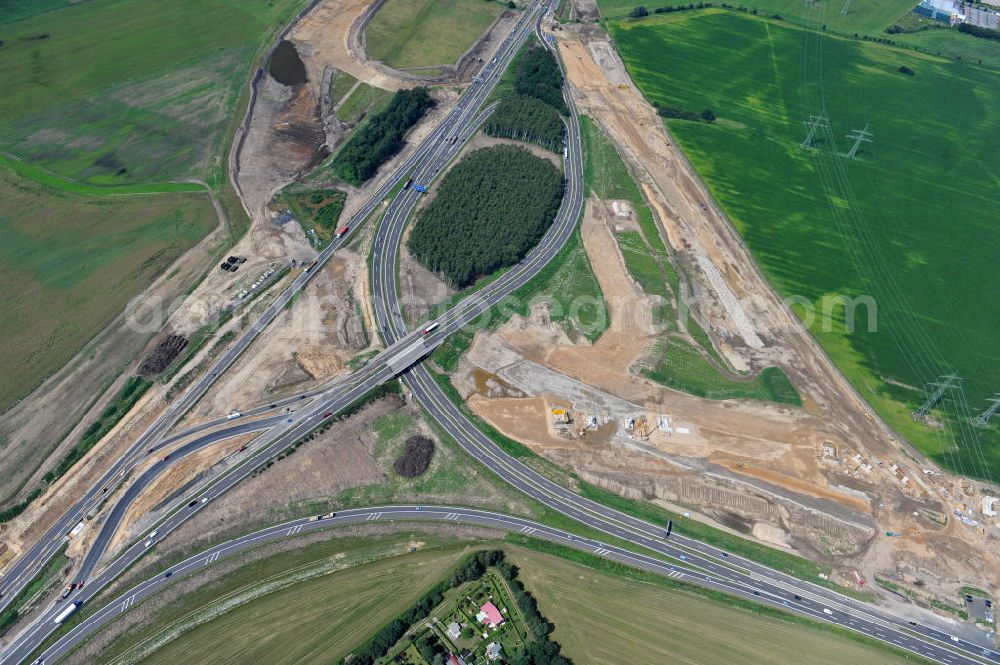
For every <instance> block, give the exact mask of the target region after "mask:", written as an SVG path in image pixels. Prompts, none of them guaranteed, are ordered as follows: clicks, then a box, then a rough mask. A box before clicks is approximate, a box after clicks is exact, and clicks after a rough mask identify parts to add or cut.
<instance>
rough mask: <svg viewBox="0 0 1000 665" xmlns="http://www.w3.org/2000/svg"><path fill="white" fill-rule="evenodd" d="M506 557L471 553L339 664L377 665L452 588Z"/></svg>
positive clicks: (495, 552)
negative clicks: (448, 575) (445, 576)
mask: <svg viewBox="0 0 1000 665" xmlns="http://www.w3.org/2000/svg"><path fill="white" fill-rule="evenodd" d="M503 556H504V554H503V552H502V551H500V550H481V551H479V552H476V553H474V554H471V555H469V557H468V558H467V559H466V560H465V561H463V562H462V564H461V565H460V566H459V567H458V568H457V569H456V570H455V572H454V573H452V574H451V577H449V578H448V579H447V580H445V581H443V582H438V583H437V584H435V585H434V586H433V587H432V588H431V589H430V590H429V591H428V592H427V593H425V594H424V595H423V596H422V597H421V598H420V599H419V600H418V601H417V602H415V603H414V604H413V605H411V606H410V608H409V609H407V610H406V611H404V612H403V613H402V614H400V615H399V616H398V617H396V618H395V619H393V620H392V621H390V622H389V623H388V624H386V625H385V626H383V627H382V628H380V629H379V631H378V632H377V633H375V635H374V636H372V638H371V639H370V640H368V642H366V643H365V644H364V645H362V646H361V647H360V648H358V649H357V650H356V651H355V652H354V653H353V654H351V655H349V656H348V657H347V658H346V659H341V660H340V661H339V663H340V664H341V665H343V663H345V662H347V663H350V665H373V664H374V663H375V662H376V661H378V659H379V658H381V657H382V656H383V655H384V654H385V652H386V651H388V650H389V649H390V648H391V647H392V645H394V644H395V643H396V642H398V641H399V638H401V637H402V636H403V635H405V634H406V631H407V630H408V629H409V627H410V626H412V625H413V624H415V623H417V622H418V621H421V620H422V619H425V618H426V617H427V615H428V614H430V611H431V610H432V609H434V608H435V607H436V606H437V605H438V604H439V603H440V602H441V601H442V600H444V594H445V592H446V591H448V589H451V588H454V587H456V586H458V585H459V584H462V583H464V582H470V581H472V580H477V579H479V578H480V577H482V576H483V573H485V572H486V569H487V568H488V567H490V566H494V565H496V564H497V563H499V562H500V561H502V560H503Z"/></svg>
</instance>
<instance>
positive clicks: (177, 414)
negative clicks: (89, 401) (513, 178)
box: [0, 2, 539, 611]
mask: <svg viewBox="0 0 1000 665" xmlns="http://www.w3.org/2000/svg"><path fill="white" fill-rule="evenodd" d="M538 10H539V5H538V3H537V2H536V3H534V4H533V5H532V7H531V8H529V9H528V10H526V11H525V12H523V13H522V16H521V17H520V19H519V20H518V22H517V23H516V24H515V26H514V27H513V29H512V31H511V33H510V34H509V35H508V37H507V39H506V41H505V42H504V43H503V45H502V47H501V49H500V50H499V52H498V54H497V57H496V58H495V59H494V60H492V61H491V62H489V63H487V64H486V65H485V66H484V67H483V69H482V71H481V72H480V73H479V75H478V77H477V78H478V79H479V80H480V81H483V82H484V83H481V84H474V85H472V86H470V87H469V88H467V89H466V91H465V92H463V94H462V95H461V97H460V98H459V100H458V102H457V103H456V106H455V108H453V109H452V110H451V111H450V112H449V114H448V115H447V117H446V118H445V119H444V120H442V121H441V122H440V123H439V124H438V126H437V127H435V128H434V129H433V130H432V131H431V133H430V135H429V136H428V137H427V138H426V139H425V140H424V141H423V142H422V143H421V144H420V145H419V146H418V148H417V149H416V150H415V151H414V153H413V154H412V155H411V156H410V157H409V158H408V159H406V160H405V161H404V163H403V164H402V165H400V166H399V167H398V168H397V169H396V170H395V171H394V172H393V174H392V175H391V176H390V177H389V178H388V179H387V180H386V181H385V183H384V184H383V185H382V186H381V187H380V188H379V189H378V191H377V192H376V193H375V194H374V195H373V196H372V197H371V199H370V200H369V201H368V202H367V203H366V204H365V205H364V206H363V207H362V208H361V209H360V210H359V211H358V212H357V213H355V214H354V215H353V216H352V217H351V219H350V220H349V221H348V223H347V226H349V229H350V230H349V232H348V233H347V234H345V235H344V236H343V237H342V238H338V239H335V240H334V241H332V242H331V243H330V244H329V245H328V246H327V247H326V248H324V249H323V251H321V252H320V253H319V255H318V256H317V258H316V266H315V268H313V269H312V270H309V271H306V272H302V273H300V274H299V275H298V276H296V277H295V279H294V280H293V281H292V283H291V284H290V285H289V286H288V287H287V288H286V289H285V291H283V292H282V293H281V294H280V295H279V296H278V297H277V298H276V300H275V301H274V302H273V303H272V304H271V305H270V306H269V307H268V308H267V309H266V310H265V311H264V312H263V313H262V314H261V315H260V317H259V318H258V319H257V320H256V321H255V322H254V323H253V324H252V325H251V326H250V327H249V328H248V329H246V330H245V331H244V332H243V333H242V334H241V335H240V336H239V337H238V339H237V340H235V341H234V343H233V345H232V346H231V347H230V348H229V349H227V351H226V352H225V353H224V354H223V355H222V356H221V357H219V358H218V359H217V360H216V361H215V363H214V364H213V366H212V367H211V368H210V369H209V371H208V372H207V373H206V374H205V375H204V376H203V377H202V378H200V379H199V380H197V381H196V382H195V383H194V384H192V385H191V386H190V387H189V388H188V389H187V390H186V391H185V392H184V393H183V394H182V395H181V396H180V397H179V398H178V399H177V400H175V401H174V402H173V403H172V404H171V405H170V407H169V408H168V409H167V410H166V411H165V412H164V413H163V414H162V415H161V416H160V417H159V418H157V419H156V421H155V422H154V423H153V424H152V425H151V426H150V427H149V428H148V429H147V430H146V431H145V432H144V433H143V434H142V436H140V437H139V439H138V440H137V441H136V442H135V443H134V444H133V445H132V446H131V447H130V448H129V450H128V451H127V452H126V453H125V454H123V455H122V456H121V457H120V458H119V459H118V460H116V461H115V462H114V464H112V465H111V467H110V468H109V469H108V470H107V471H106V472H105V473H104V474H103V475H102V477H101V479H100V480H99V481H98V482H96V483H95V484H94V485H93V486H92V487H91V489H90V490H88V491H87V492H86V493H85V494H84V495H83V496H82V497H81V498H80V499H79V500H78V501H77V502H76V503H75V504H74V505H73V507H72V508H70V509H69V510H68V511H67V512H66V513H65V514H64V515H63V516H62V517H61V518H60V519H59V520H57V521H56V522H55V524H53V526H52V527H51V528H50V529H49V530H48V532H47V533H46V534H45V535H44V536H43V537H42V538H40V539H39V540H38V541H37V542H36V543H35V544H34V545H33V546H32V547H31V548H29V549H28V550H27V551H26V552H25V553H24V554H22V555H21V556H20V557H19V558H18V560H17V561H15V562H14V564H13V565H12V566H11V568H10V570H8V571H7V573H6V574H5V575H4V577H3V578H2V579H0V611H2V610H4V609H5V608H6V607H7V605H8V604H9V603H10V602H11V601H12V600H13V599H14V598H15V597H16V596H17V594H18V593H20V591H22V590H23V589H24V588H25V587H26V586H27V585H28V584H30V582H31V580H32V579H33V578H34V577H35V576H36V575H37V574H38V572H39V571H41V570H42V568H43V567H44V566H45V564H46V563H47V562H48V560H49V559H50V558H51V557H52V556H53V555H54V554H55V553H56V552H57V551H58V550H59V548H60V547H61V546H62V544H63V542H64V540H65V536H66V534H67V533H68V532H69V531H70V529H72V528H73V526H74V525H75V524H77V523H78V522H80V521H81V520H83V519H84V517H85V515H86V514H87V513H88V512H89V511H90V510H91V509H92V508H93V507H94V506H96V505H99V504H100V503H101V501H102V499H103V497H102V495H103V494H104V492H102V490H103V489H104V488H106V487H109V486H112V485H113V484H115V483H116V481H118V480H120V479H121V478H123V477H124V476H125V474H126V473H127V472H128V471H129V470H130V469H131V468H132V467H134V466H135V464H136V463H138V462H139V461H140V460H141V458H142V457H143V456H144V455H146V454H149V453H148V451H149V450H150V449H154V450H155V449H157V448H161V447H163V446H164V445H166V443H165V442H163V441H160V439H161V438H162V437H163V436H164V434H165V433H166V432H169V431H170V429H171V428H173V427H174V426H175V425H176V424H177V422H178V421H179V420H180V418H182V417H183V415H184V414H185V413H187V411H188V410H189V409H190V408H191V407H192V406H194V404H196V403H197V402H198V400H200V399H201V398H202V397H203V396H204V395H205V393H206V392H207V391H208V390H209V388H211V386H212V385H213V384H214V383H215V381H216V379H218V377H219V376H221V375H222V374H223V373H224V372H225V371H226V370H227V369H229V368H230V367H231V366H232V364H233V363H234V362H235V361H236V359H237V358H239V357H240V356H241V355H242V354H243V352H244V351H246V349H247V348H249V346H250V345H251V344H252V343H253V341H254V340H255V339H256V338H257V336H258V335H259V334H260V333H261V332H262V331H263V330H264V329H266V328H267V326H268V325H269V324H270V323H271V322H272V321H273V320H274V319H275V318H276V317H277V316H278V314H280V313H281V311H282V310H283V309H284V308H285V307H286V306H287V305H288V303H289V302H290V301H291V299H292V298H293V297H294V296H295V294H297V293H298V292H299V291H301V290H302V289H303V288H304V287H305V285H306V284H307V283H308V281H309V280H310V279H311V278H312V277H313V275H315V274H316V273H317V272H319V268H321V267H322V266H323V265H325V264H326V262H327V261H328V260H329V259H330V257H331V256H332V255H333V253H334V252H335V251H336V250H337V249H338V248H340V247H341V246H343V245H344V244H345V243H346V242H348V241H349V239H350V237H351V235H352V234H353V233H354V232H356V231H357V229H358V227H359V226H360V225H361V223H362V222H363V221H364V220H366V219H367V218H368V217H369V215H371V213H372V212H373V211H375V209H376V208H377V207H378V206H379V205H381V204H382V201H383V200H384V199H385V197H386V196H388V195H389V193H390V192H391V191H392V190H393V189H394V188H395V187H397V186H398V185H399V184H400V183H401V182H403V181H405V180H406V178H407V177H408V174H409V173H410V172H411V171H413V170H414V168H415V167H416V166H417V165H419V164H422V163H424V161H425V160H426V159H427V157H428V154H429V153H433V155H434V159H435V161H436V163H437V164H438V167H440V165H441V164H443V163H445V161H446V159H445V161H440V160H441V153H442V150H447V148H448V139H449V138H450V137H452V136H455V135H456V134H457V133H458V132H459V130H461V129H462V128H463V126H464V124H465V123H467V122H468V121H469V120H470V116H471V114H472V113H474V112H475V111H476V110H478V108H479V107H480V106H481V104H482V101H483V100H484V99H485V98H486V96H487V95H488V94H489V92H490V91H491V90H492V88H493V86H494V85H495V84H496V81H497V80H498V79H499V77H500V75H501V74H502V72H503V70H504V68H505V67H506V66H507V64H508V63H509V61H510V59H511V58H512V57H513V56H514V54H516V52H517V49H518V47H519V46H520V43H521V42H522V41H523V31H524V29H525V26H527V25H530V22H531V20H532V19H533V18H534V16H535V15H536V14H537V13H538ZM487 81H488V83H486V82H487ZM484 118H485V116H484ZM452 154H453V153H452ZM390 351H391V350H387V353H386V354H383V355H388V353H389V352H390ZM380 362H381V361H380ZM366 369H367V368H366ZM362 371H364V370H362ZM360 378H361V379H364V377H360Z"/></svg>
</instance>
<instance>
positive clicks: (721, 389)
mask: <svg viewBox="0 0 1000 665" xmlns="http://www.w3.org/2000/svg"><path fill="white" fill-rule="evenodd" d="M651 355H652V357H651V359H650V360H649V361H647V362H648V363H649V365H650V366H649V367H644V368H643V369H642V370H641V372H642V374H643V376H646V377H648V378H650V379H652V380H653V381H656V382H657V383H661V384H663V385H665V386H669V387H671V388H675V389H677V390H683V391H684V392H686V393H691V394H692V395H697V396H698V397H707V398H708V399H755V400H761V401H764V402H780V403H782V404H792V405H794V406H799V405H801V404H802V399H801V398H800V397H799V394H798V392H797V391H796V390H795V386H793V385H792V383H791V382H790V381H789V380H788V377H787V376H785V373H784V372H782V371H781V370H780V369H778V368H777V367H767V368H765V369H764V370H763V371H762V372H760V374H758V375H757V376H755V377H753V378H749V377H748V378H747V380H745V381H737V380H735V379H730V378H728V377H726V376H724V375H723V374H721V373H720V372H719V370H718V369H717V368H716V367H715V366H713V365H712V363H710V362H709V361H708V360H706V359H705V357H704V356H703V355H701V353H699V352H698V349H696V348H694V347H693V346H691V345H690V344H689V343H688V342H686V341H685V340H683V339H677V338H670V339H669V340H660V341H659V342H657V343H656V345H655V346H654V347H653V351H652V354H651Z"/></svg>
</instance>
